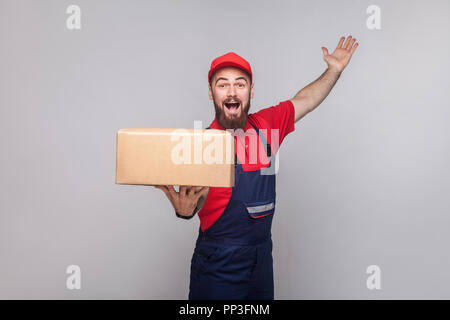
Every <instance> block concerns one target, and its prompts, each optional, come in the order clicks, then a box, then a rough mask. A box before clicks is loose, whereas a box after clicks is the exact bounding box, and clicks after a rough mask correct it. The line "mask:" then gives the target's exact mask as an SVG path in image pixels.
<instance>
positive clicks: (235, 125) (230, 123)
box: [213, 94, 250, 129]
mask: <svg viewBox="0 0 450 320" xmlns="http://www.w3.org/2000/svg"><path fill="white" fill-rule="evenodd" d="M233 100H234V101H239V103H240V105H241V108H242V110H241V114H240V115H239V116H234V115H233V116H232V117H227V115H226V114H225V111H224V110H223V108H226V107H225V106H223V107H221V106H219V105H218V104H217V103H216V99H215V98H214V95H213V101H214V109H215V110H216V120H217V122H218V123H219V124H220V125H221V126H222V127H223V128H225V129H244V128H245V124H246V122H247V116H248V111H249V110H250V94H249V95H248V102H247V104H246V105H245V106H244V105H243V104H242V101H241V100H239V99H237V98H234V99H233Z"/></svg>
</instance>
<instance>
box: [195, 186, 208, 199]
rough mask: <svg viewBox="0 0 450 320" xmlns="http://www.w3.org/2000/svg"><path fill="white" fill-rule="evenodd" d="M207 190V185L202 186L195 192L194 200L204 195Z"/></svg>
mask: <svg viewBox="0 0 450 320" xmlns="http://www.w3.org/2000/svg"><path fill="white" fill-rule="evenodd" d="M208 191H209V187H202V188H201V189H200V190H199V191H198V192H197V193H196V200H198V199H200V197H202V196H204V195H206V194H207V193H208Z"/></svg>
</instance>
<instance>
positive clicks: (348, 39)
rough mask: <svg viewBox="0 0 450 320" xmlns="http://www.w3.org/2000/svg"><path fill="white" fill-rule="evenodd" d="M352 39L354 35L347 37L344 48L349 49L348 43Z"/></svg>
mask: <svg viewBox="0 0 450 320" xmlns="http://www.w3.org/2000/svg"><path fill="white" fill-rule="evenodd" d="M350 40H352V36H348V37H347V40H345V42H344V45H343V46H342V48H344V49H347V47H348V45H349V43H350Z"/></svg>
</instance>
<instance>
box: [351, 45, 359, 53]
mask: <svg viewBox="0 0 450 320" xmlns="http://www.w3.org/2000/svg"><path fill="white" fill-rule="evenodd" d="M356 48H358V42H357V43H355V45H354V46H353V47H352V49H351V50H350V53H351V54H353V52H355V50H356Z"/></svg>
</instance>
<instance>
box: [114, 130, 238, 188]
mask: <svg viewBox="0 0 450 320" xmlns="http://www.w3.org/2000/svg"><path fill="white" fill-rule="evenodd" d="M116 142H117V143H116V183H117V184H134V185H177V186H180V185H187V186H210V187H233V186H234V154H235V153H234V151H235V147H234V137H233V136H232V135H231V133H229V132H227V131H225V130H216V129H208V130H203V129H170V128H131V129H120V130H119V131H118V132H117V141H116Z"/></svg>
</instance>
